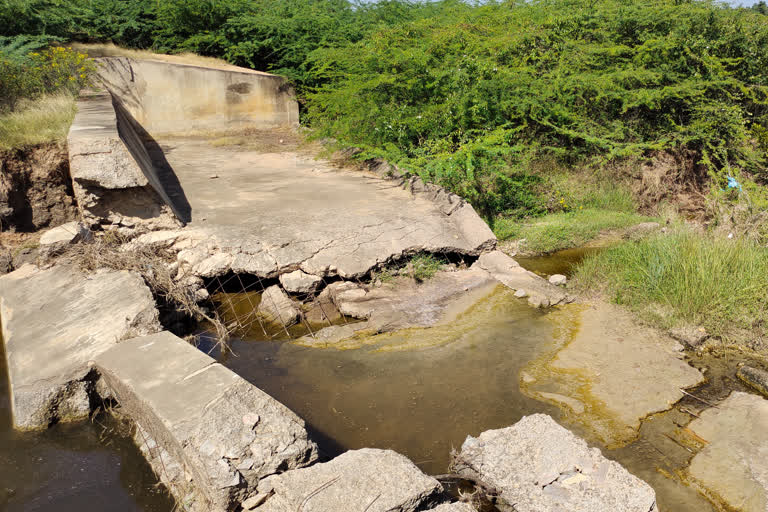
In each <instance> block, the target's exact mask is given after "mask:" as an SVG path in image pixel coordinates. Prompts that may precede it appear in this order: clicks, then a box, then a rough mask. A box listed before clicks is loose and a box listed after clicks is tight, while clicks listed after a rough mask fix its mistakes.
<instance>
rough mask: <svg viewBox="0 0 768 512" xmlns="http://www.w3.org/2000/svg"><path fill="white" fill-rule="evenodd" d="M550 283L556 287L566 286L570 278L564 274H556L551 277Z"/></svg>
mask: <svg viewBox="0 0 768 512" xmlns="http://www.w3.org/2000/svg"><path fill="white" fill-rule="evenodd" d="M549 282H550V283H552V284H553V285H555V286H565V283H566V282H568V278H567V277H565V276H564V275H563V274H554V275H551V276H549Z"/></svg>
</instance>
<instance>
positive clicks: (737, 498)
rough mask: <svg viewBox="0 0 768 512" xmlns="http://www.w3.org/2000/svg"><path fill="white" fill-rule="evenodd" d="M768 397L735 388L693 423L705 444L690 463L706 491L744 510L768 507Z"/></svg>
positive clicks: (692, 477) (698, 483)
mask: <svg viewBox="0 0 768 512" xmlns="http://www.w3.org/2000/svg"><path fill="white" fill-rule="evenodd" d="M766 425H768V400H765V399H763V398H760V397H759V396H757V395H753V394H750V393H741V392H738V391H734V392H732V393H731V394H730V396H729V397H728V398H727V399H725V400H724V401H723V402H721V403H719V404H718V405H717V407H713V408H711V409H707V410H705V411H703V412H702V413H700V415H699V417H698V418H696V419H694V420H693V421H692V422H691V423H690V424H689V425H688V430H689V431H690V432H692V433H693V434H694V442H695V441H698V442H702V441H703V442H704V444H705V446H704V447H703V448H702V450H701V451H700V452H699V453H698V454H696V456H695V457H694V458H693V460H692V461H691V465H690V467H689V468H688V474H689V475H690V480H691V483H692V484H693V485H694V486H696V487H698V488H699V490H700V491H701V492H703V493H704V494H705V495H707V496H712V497H713V498H714V499H715V500H717V501H720V502H722V503H724V504H725V505H727V506H728V507H729V510H730V509H733V510H740V511H743V512H765V511H766V510H768V428H766Z"/></svg>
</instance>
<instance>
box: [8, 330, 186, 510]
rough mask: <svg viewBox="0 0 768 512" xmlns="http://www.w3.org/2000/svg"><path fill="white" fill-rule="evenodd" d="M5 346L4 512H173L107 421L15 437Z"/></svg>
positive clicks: (136, 452)
mask: <svg viewBox="0 0 768 512" xmlns="http://www.w3.org/2000/svg"><path fill="white" fill-rule="evenodd" d="M2 346H3V343H2V339H0V510H2V511H7V512H22V511H24V512H36V511H41V512H42V511H49V510H56V511H57V512H70V511H71V512H85V511H102V510H104V511H106V510H109V511H110V512H111V511H120V512H141V511H143V512H170V511H171V510H173V503H172V502H171V500H169V499H168V498H167V496H166V494H165V493H164V492H163V491H162V490H161V489H158V488H157V487H156V484H157V479H156V478H155V477H154V475H153V474H152V471H151V470H150V468H149V466H148V465H147V464H146V462H145V461H144V459H143V458H142V456H141V454H140V453H139V450H138V449H137V448H136V447H135V446H134V445H133V443H132V442H131V440H130V439H128V438H127V437H124V436H122V435H120V434H118V433H117V431H116V425H115V424H114V423H113V421H114V420H110V418H108V417H105V418H98V419H97V420H95V421H94V422H93V423H91V422H80V423H75V424H71V425H56V426H54V427H53V428H51V429H48V430H47V431H45V432H41V433H20V432H15V431H14V430H13V429H12V428H11V412H10V400H9V394H8V376H7V370H6V367H5V354H3V353H2Z"/></svg>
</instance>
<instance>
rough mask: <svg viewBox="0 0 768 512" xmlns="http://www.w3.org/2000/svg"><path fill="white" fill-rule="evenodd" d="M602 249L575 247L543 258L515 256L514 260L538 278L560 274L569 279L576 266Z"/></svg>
mask: <svg viewBox="0 0 768 512" xmlns="http://www.w3.org/2000/svg"><path fill="white" fill-rule="evenodd" d="M602 249H604V247H576V248H574V249H564V250H562V251H557V252H553V253H551V254H545V255H543V256H528V257H526V256H515V260H516V261H517V262H518V263H519V264H520V265H521V266H522V267H524V268H525V269H526V270H530V271H531V272H534V273H536V274H538V275H540V276H551V275H553V274H562V275H564V276H567V277H571V275H573V272H574V270H575V269H576V265H578V264H579V262H580V261H581V260H583V259H584V258H586V257H587V256H589V255H591V254H595V253H597V252H600V251H601V250H602Z"/></svg>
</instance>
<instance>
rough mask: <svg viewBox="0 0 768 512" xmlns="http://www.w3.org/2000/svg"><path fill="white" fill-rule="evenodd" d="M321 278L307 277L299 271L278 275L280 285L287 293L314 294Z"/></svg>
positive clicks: (307, 275)
mask: <svg viewBox="0 0 768 512" xmlns="http://www.w3.org/2000/svg"><path fill="white" fill-rule="evenodd" d="M321 281H322V279H321V278H319V277H317V276H313V275H309V274H307V273H305V272H302V271H301V270H294V271H293V272H289V273H288V274H280V284H281V285H283V288H284V289H285V291H287V292H288V293H306V294H311V293H314V292H315V290H316V289H317V286H318V285H319V284H320V282H321Z"/></svg>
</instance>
